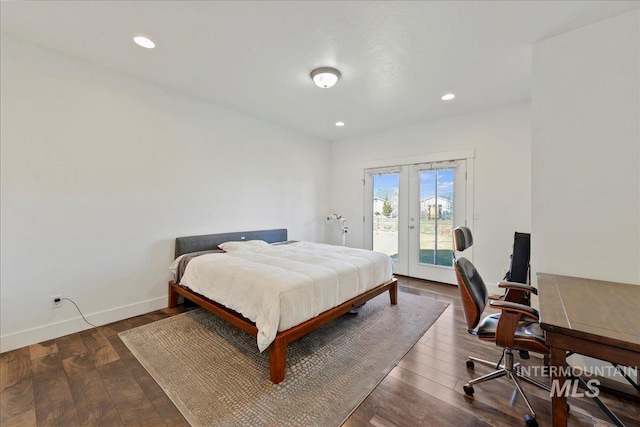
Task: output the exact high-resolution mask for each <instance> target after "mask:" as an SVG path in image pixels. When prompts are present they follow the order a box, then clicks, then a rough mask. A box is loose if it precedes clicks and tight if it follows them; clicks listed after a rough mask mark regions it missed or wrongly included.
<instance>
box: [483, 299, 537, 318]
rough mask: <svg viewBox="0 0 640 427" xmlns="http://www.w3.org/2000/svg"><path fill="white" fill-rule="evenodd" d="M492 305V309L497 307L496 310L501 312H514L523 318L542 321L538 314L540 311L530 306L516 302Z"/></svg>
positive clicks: (500, 302)
mask: <svg viewBox="0 0 640 427" xmlns="http://www.w3.org/2000/svg"><path fill="white" fill-rule="evenodd" d="M490 304H491V307H496V308H499V309H500V310H508V311H513V312H516V313H518V314H521V315H523V316H526V317H528V318H531V319H532V320H539V319H540V313H538V310H536V309H535V308H531V307H529V306H528V305H524V304H518V303H515V302H509V301H491V302H490Z"/></svg>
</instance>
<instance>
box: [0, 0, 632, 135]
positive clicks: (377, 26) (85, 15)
mask: <svg viewBox="0 0 640 427" xmlns="http://www.w3.org/2000/svg"><path fill="white" fill-rule="evenodd" d="M638 7H639V2H638V1H619V2H614V1H603V2H594V1H537V2H536V1H496V2H486V1H458V2H451V1H450V2H438V1H429V2H345V1H343V2H339V1H326V2H317V1H316V2H303V1H278V2H267V1H255V2H254V1H236V2H232V1H228V2H227V1H216V2H206V1H193V2H191V1H171V2H155V1H142V2H128V1H112V2H106V1H105V2H55V1H46V2H2V4H1V15H2V17H1V19H2V20H1V29H2V31H3V32H7V33H9V34H13V35H16V36H18V37H21V38H23V39H26V40H28V41H31V42H33V43H36V44H39V45H41V46H45V47H48V48H51V49H54V50H57V51H61V52H64V53H66V54H68V55H72V56H74V57H79V58H82V59H84V60H88V61H90V62H92V63H96V64H102V65H104V66H106V67H108V68H110V69H113V70H117V71H120V72H123V73H126V74H129V75H132V76H135V77H137V78H140V79H144V80H146V81H149V82H153V83H155V84H157V85H160V86H162V87H165V88H170V89H172V90H175V91H177V92H181V93H183V94H187V95H191V96H195V97H198V98H201V99H205V100H209V101H211V102H212V103H215V104H217V105H220V106H224V107H227V108H230V109H233V110H236V111H239V112H243V113H246V114H250V115H252V116H256V117H259V118H262V119H265V120H268V121H271V122H275V123H279V124H281V125H284V126H286V127H288V128H291V129H296V130H299V131H302V132H305V133H307V134H310V135H314V136H317V137H321V138H324V139H327V140H336V139H342V138H346V137H351V136H355V135H362V134H366V133H370V132H379V131H383V130H386V129H390V128H395V127H401V126H407V125H411V124H414V123H419V122H425V121H429V120H434V119H438V118H443V117H447V116H452V115H458V114H465V113H469V112H473V111H479V110H484V109H488V108H493V107H497V106H501V105H508V104H513V103H518V102H525V101H527V100H529V93H530V85H531V45H532V44H533V43H535V42H537V41H540V40H542V39H545V38H547V37H550V36H553V35H557V34H561V33H563V32H566V31H569V30H571V29H575V28H578V27H581V26H584V25H588V24H590V23H593V22H597V21H600V20H603V19H606V18H609V17H612V16H615V15H618V14H620V13H624V12H626V11H629V10H632V9H637V8H638ZM134 35H146V36H148V37H150V38H151V39H153V40H154V41H155V42H156V45H157V47H156V49H153V50H146V49H142V48H140V47H138V46H136V45H134V44H133V42H132V37H133V36H134ZM320 66H333V67H336V68H338V69H339V70H340V71H341V73H342V78H341V79H340V81H339V82H338V84H337V85H336V86H335V87H334V88H332V89H319V88H317V87H315V86H314V85H313V83H312V81H311V79H310V77H309V73H310V72H311V70H313V69H314V68H316V67H320ZM450 91H451V92H454V93H456V94H457V98H456V99H455V100H454V101H450V102H448V103H445V102H443V101H441V100H440V97H441V96H442V95H443V94H444V93H446V92H450ZM339 120H341V121H344V122H345V123H346V126H344V127H342V128H337V127H335V126H334V123H335V122H336V121H339Z"/></svg>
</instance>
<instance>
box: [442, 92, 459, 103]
mask: <svg viewBox="0 0 640 427" xmlns="http://www.w3.org/2000/svg"><path fill="white" fill-rule="evenodd" d="M455 97H456V95H455V94H453V93H447V94H444V95H442V100H443V101H451V100H452V99H453V98H455Z"/></svg>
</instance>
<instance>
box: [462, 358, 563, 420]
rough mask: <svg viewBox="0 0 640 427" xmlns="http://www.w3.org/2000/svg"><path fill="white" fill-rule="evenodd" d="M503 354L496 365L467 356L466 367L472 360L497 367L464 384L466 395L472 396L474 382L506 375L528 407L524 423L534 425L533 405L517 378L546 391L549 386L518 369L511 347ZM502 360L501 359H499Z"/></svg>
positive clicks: (471, 363)
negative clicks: (502, 361)
mask: <svg viewBox="0 0 640 427" xmlns="http://www.w3.org/2000/svg"><path fill="white" fill-rule="evenodd" d="M503 356H504V363H503V364H501V365H498V366H496V364H495V363H492V362H489V361H487V360H483V359H478V358H476V357H469V360H467V367H468V368H471V369H473V364H474V362H478V363H481V364H483V365H487V366H491V367H493V368H495V369H497V370H496V371H494V372H491V373H489V374H486V375H483V376H481V377H478V378H475V379H473V380H471V381H469V382H468V383H467V384H465V385H464V386H463V389H464V392H465V394H466V395H467V396H473V393H474V389H473V385H474V384H480V383H483V382H485V381H489V380H493V379H495V378H500V377H504V376H506V377H507V378H509V379H510V380H511V381H512V382H513V384H514V385H515V387H516V390H518V393H519V394H520V395H521V396H522V399H523V400H524V403H525V404H526V405H527V408H528V409H529V412H530V414H527V415H526V416H525V422H526V425H527V426H528V427H534V426H537V425H538V423H537V421H536V420H535V418H536V413H535V411H534V410H533V407H532V406H531V404H530V403H529V399H528V398H527V395H526V394H525V392H524V390H523V389H522V387H521V386H520V382H519V381H518V380H519V379H521V380H523V381H526V382H528V383H530V384H533V385H535V386H537V387H540V388H541V389H543V390H546V391H549V392H550V391H551V388H550V387H549V386H548V385H546V384H544V383H542V382H540V381H538V380H536V379H535V378H531V377H528V376H526V375H524V374H523V373H522V372H521V371H520V369H519V365H520V364H519V363H514V361H513V352H512V351H511V349H504V350H503ZM501 360H502V359H501Z"/></svg>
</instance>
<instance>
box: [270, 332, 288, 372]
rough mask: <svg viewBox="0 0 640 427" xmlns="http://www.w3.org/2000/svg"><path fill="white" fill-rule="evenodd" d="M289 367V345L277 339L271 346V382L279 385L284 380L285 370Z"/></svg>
mask: <svg viewBox="0 0 640 427" xmlns="http://www.w3.org/2000/svg"><path fill="white" fill-rule="evenodd" d="M286 365H287V344H286V343H285V341H284V340H283V339H282V338H280V337H276V339H275V340H274V341H273V342H272V343H271V345H270V346H269V374H270V377H271V382H272V383H274V384H278V383H280V382H282V380H284V370H285V367H286Z"/></svg>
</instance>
